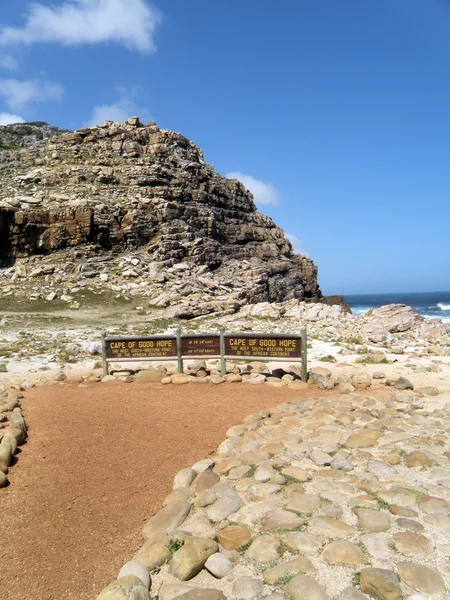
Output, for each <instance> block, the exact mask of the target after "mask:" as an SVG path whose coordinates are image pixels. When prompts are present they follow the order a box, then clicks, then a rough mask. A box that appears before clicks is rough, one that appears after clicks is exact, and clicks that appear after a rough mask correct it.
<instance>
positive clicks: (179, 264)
mask: <svg viewBox="0 0 450 600" xmlns="http://www.w3.org/2000/svg"><path fill="white" fill-rule="evenodd" d="M0 149H1V151H0V259H1V260H2V261H3V263H2V264H3V268H2V269H0V278H1V279H0V280H1V281H2V284H3V286H5V285H6V284H8V285H7V288H8V290H7V292H6V293H8V294H11V295H13V296H18V297H21V296H22V297H23V296H26V295H28V296H31V297H32V298H35V299H39V298H47V300H48V301H53V300H57V299H62V300H63V301H67V302H70V301H71V300H72V298H73V294H74V291H73V290H74V289H75V291H76V290H79V289H80V288H82V289H84V290H90V291H91V292H93V293H103V292H107V291H108V290H109V291H113V292H114V293H115V294H116V295H117V294H118V295H120V294H131V295H134V296H137V297H143V298H146V299H148V302H149V303H150V304H151V305H153V306H160V307H171V311H169V312H170V314H171V316H182V317H188V318H189V317H193V316H197V315H202V314H209V313H211V312H217V311H221V310H237V309H238V308H239V307H240V306H242V305H244V304H247V303H250V304H253V303H257V302H266V301H268V302H283V301H284V300H290V299H293V298H296V299H298V300H309V301H317V300H319V299H320V298H321V296H322V294H321V292H320V288H319V286H318V282H317V267H316V266H315V265H314V263H313V262H312V261H311V260H310V259H309V258H307V257H305V256H301V255H296V254H294V253H293V249H292V246H291V244H290V242H289V240H287V239H286V237H285V236H284V233H283V231H282V230H281V229H280V228H279V227H277V225H276V224H275V223H274V222H273V221H272V219H270V218H269V217H267V216H265V215H263V214H261V213H259V212H258V211H257V210H256V207H255V204H254V202H253V197H252V195H251V193H250V192H249V191H247V190H246V189H245V188H244V186H243V185H242V184H241V183H240V182H238V181H237V180H230V179H227V178H224V177H221V176H220V175H219V174H218V173H216V172H215V171H214V168H213V167H212V166H211V165H209V164H207V163H205V161H204V158H203V154H202V151H201V150H200V149H199V148H198V147H196V146H195V145H194V144H193V143H192V142H191V141H189V140H188V139H186V138H185V137H183V136H182V135H180V134H178V133H175V132H174V131H167V130H162V129H159V128H158V127H157V125H156V124H155V123H152V122H150V123H148V124H146V125H144V124H142V123H141V122H140V121H139V118H137V117H135V118H132V119H129V120H128V121H126V122H125V123H113V122H111V121H109V122H106V123H105V124H104V125H101V126H96V127H84V128H82V129H79V130H78V131H75V132H67V131H66V130H62V129H59V128H55V127H50V126H49V125H47V124H44V123H31V124H18V125H9V126H5V127H0ZM5 279H6V280H7V281H5Z"/></svg>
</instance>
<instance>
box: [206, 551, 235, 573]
mask: <svg viewBox="0 0 450 600" xmlns="http://www.w3.org/2000/svg"><path fill="white" fill-rule="evenodd" d="M232 567H233V565H232V564H231V561H230V559H229V558H227V557H226V556H225V555H224V554H221V553H220V552H216V553H215V554H213V555H212V556H210V557H209V558H208V560H207V561H206V563H205V569H206V570H207V571H209V572H210V573H211V575H214V577H217V579H222V577H225V575H226V574H227V573H228V571H230V570H231V568H232Z"/></svg>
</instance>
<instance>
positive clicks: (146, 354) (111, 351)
mask: <svg viewBox="0 0 450 600" xmlns="http://www.w3.org/2000/svg"><path fill="white" fill-rule="evenodd" d="M105 346H106V358H107V359H115V360H120V359H130V358H166V357H172V356H177V339H176V338H175V337H164V338H158V339H155V338H153V339H152V338H142V339H129V338H128V339H121V338H117V339H116V340H114V339H107V340H106V341H105Z"/></svg>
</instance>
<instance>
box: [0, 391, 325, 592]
mask: <svg viewBox="0 0 450 600" xmlns="http://www.w3.org/2000/svg"><path fill="white" fill-rule="evenodd" d="M311 392H312V390H311ZM311 392H309V391H308V395H310V396H311V395H313V394H312V393H311ZM316 394H317V392H316ZM300 395H301V394H300V393H299V392H298V391H294V390H287V389H283V388H282V389H273V388H270V387H269V386H250V385H246V386H243V385H235V386H233V385H222V386H214V385H209V384H206V385H202V386H200V385H198V386H197V385H195V386H194V385H190V386H163V385H161V384H138V383H134V384H131V385H130V384H122V383H117V384H107V385H106V384H91V385H89V386H78V385H57V386H51V387H39V388H36V389H34V390H31V391H30V392H27V394H26V397H25V399H24V400H23V401H22V408H23V410H24V414H25V418H26V420H27V422H28V425H29V436H30V437H29V440H28V443H27V444H26V445H25V446H23V447H22V452H21V453H20V454H19V455H18V462H17V465H16V466H14V467H13V468H12V469H11V471H10V475H9V479H10V481H11V485H10V486H9V487H8V488H5V489H2V490H0V509H1V510H0V598H1V599H2V600H22V599H27V600H63V599H64V600H71V599H77V600H88V599H89V600H92V599H93V598H95V595H96V594H97V593H98V592H99V591H100V590H101V589H102V588H103V587H104V586H105V585H107V584H108V583H109V582H110V581H111V580H112V579H114V577H115V576H116V575H117V572H118V570H119V568H120V567H121V566H122V564H123V563H124V562H126V561H127V560H129V559H130V558H132V555H133V553H134V552H135V550H137V548H138V547H139V546H140V545H141V543H142V537H141V528H142V525H143V523H145V521H147V520H148V519H149V518H150V517H151V516H152V515H153V514H154V513H155V512H156V511H157V510H158V509H159V508H160V504H161V501H162V499H163V498H164V496H165V495H166V494H167V492H168V491H169V490H170V489H171V485H172V480H173V476H174V474H175V473H176V471H177V470H179V469H181V468H183V467H186V466H190V465H191V464H193V463H194V462H195V461H196V460H198V459H200V458H204V457H205V456H208V454H212V453H213V452H214V451H215V449H216V447H217V445H218V444H219V443H221V442H222V441H223V439H224V437H225V432H226V430H227V429H228V428H229V427H230V426H231V425H234V424H237V423H239V422H240V421H241V420H242V419H243V418H244V417H245V416H247V415H248V414H250V413H251V412H254V411H258V410H262V409H264V408H269V407H271V406H274V405H276V404H279V403H281V402H284V401H287V400H290V399H293V398H298V397H299V396H300Z"/></svg>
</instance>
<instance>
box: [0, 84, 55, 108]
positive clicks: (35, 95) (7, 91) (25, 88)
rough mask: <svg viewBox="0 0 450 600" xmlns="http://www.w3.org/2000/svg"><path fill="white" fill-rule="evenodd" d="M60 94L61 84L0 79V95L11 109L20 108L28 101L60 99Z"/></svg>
mask: <svg viewBox="0 0 450 600" xmlns="http://www.w3.org/2000/svg"><path fill="white" fill-rule="evenodd" d="M62 94H63V88H62V86H60V85H59V83H52V82H51V81H38V80H35V81H19V80H18V79H0V97H1V98H3V99H4V101H5V104H6V105H7V106H9V107H10V108H12V109H13V110H22V109H23V108H24V107H25V106H27V105H28V104H30V102H45V101H46V100H60V99H61V97H62Z"/></svg>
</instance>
